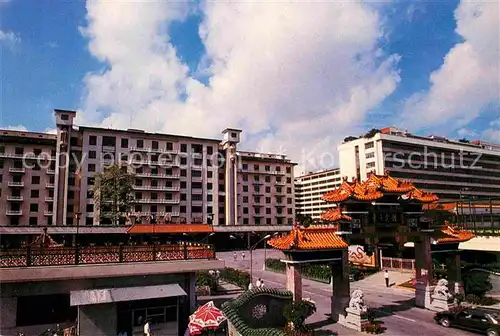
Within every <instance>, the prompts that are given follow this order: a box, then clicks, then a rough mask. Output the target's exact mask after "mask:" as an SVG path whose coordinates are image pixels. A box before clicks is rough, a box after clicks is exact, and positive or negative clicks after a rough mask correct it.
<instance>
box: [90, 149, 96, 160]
mask: <svg viewBox="0 0 500 336" xmlns="http://www.w3.org/2000/svg"><path fill="white" fill-rule="evenodd" d="M95 158H97V152H96V151H89V159H95Z"/></svg>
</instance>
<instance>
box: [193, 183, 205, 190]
mask: <svg viewBox="0 0 500 336" xmlns="http://www.w3.org/2000/svg"><path fill="white" fill-rule="evenodd" d="M191 188H192V189H203V185H202V183H201V182H193V183H191Z"/></svg>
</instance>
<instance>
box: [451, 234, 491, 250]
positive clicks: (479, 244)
mask: <svg viewBox="0 0 500 336" xmlns="http://www.w3.org/2000/svg"><path fill="white" fill-rule="evenodd" d="M458 249H459V250H469V251H470V250H473V251H486V252H500V237H475V238H472V239H471V240H468V241H466V242H463V243H460V244H459V245H458Z"/></svg>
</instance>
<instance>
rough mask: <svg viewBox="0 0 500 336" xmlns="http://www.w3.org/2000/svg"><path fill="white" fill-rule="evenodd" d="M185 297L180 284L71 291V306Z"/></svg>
mask: <svg viewBox="0 0 500 336" xmlns="http://www.w3.org/2000/svg"><path fill="white" fill-rule="evenodd" d="M184 295H187V294H186V292H185V291H184V290H183V289H182V287H181V286H179V285H178V284H170V285H160V286H141V287H122V288H104V289H89V290H79V291H71V293H70V305H71V306H84V305H93V304H101V303H111V302H122V301H136V300H147V299H159V298H166V297H173V296H184Z"/></svg>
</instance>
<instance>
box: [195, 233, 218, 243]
mask: <svg viewBox="0 0 500 336" xmlns="http://www.w3.org/2000/svg"><path fill="white" fill-rule="evenodd" d="M214 234H215V232H212V233H210V234H209V235H207V236H206V237H205V238H203V239H200V240H198V241H196V242H197V243H200V242H202V241H204V240H205V239H208V238H209V237H212V236H213V235H214ZM207 243H208V241H207Z"/></svg>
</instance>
